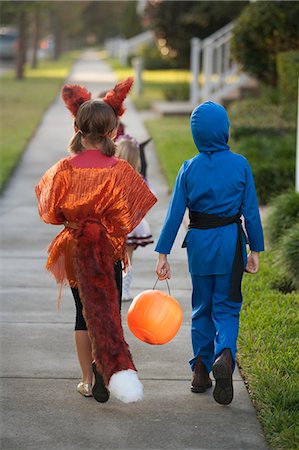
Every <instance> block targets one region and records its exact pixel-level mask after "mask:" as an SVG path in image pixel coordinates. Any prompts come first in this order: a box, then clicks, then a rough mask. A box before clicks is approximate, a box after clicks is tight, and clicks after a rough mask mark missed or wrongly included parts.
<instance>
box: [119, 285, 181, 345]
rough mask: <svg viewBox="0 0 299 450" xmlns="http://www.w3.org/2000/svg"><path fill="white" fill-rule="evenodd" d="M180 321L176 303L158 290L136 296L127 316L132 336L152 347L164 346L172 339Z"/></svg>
mask: <svg viewBox="0 0 299 450" xmlns="http://www.w3.org/2000/svg"><path fill="white" fill-rule="evenodd" d="M182 319H183V314H182V310H181V307H180V304H179V303H178V301H177V300H176V299H175V298H173V297H171V296H170V295H168V294H166V293H164V292H162V291H158V290H147V291H143V292H141V293H140V294H139V295H137V296H136V297H135V298H134V300H133V302H132V303H131V305H130V308H129V310H128V314H127V322H128V326H129V329H130V330H131V332H132V333H133V334H134V336H136V337H137V338H138V339H140V340H141V341H143V342H146V343H148V344H152V345H162V344H166V343H167V342H169V341H170V340H171V339H173V338H174V336H175V335H176V334H177V332H178V330H179V328H180V326H181V324H182Z"/></svg>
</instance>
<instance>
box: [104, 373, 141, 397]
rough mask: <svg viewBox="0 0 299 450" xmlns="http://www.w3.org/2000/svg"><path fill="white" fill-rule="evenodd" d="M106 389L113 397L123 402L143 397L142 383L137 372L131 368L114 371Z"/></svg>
mask: <svg viewBox="0 0 299 450" xmlns="http://www.w3.org/2000/svg"><path fill="white" fill-rule="evenodd" d="M108 389H109V391H110V393H111V394H112V395H114V397H116V398H118V400H121V401H122V402H124V403H132V402H138V401H139V400H142V399H143V385H142V383H141V382H140V380H139V378H138V375H137V372H135V370H132V369H128V370H121V371H120V372H116V373H114V374H113V375H112V377H111V378H110V382H109V386H108Z"/></svg>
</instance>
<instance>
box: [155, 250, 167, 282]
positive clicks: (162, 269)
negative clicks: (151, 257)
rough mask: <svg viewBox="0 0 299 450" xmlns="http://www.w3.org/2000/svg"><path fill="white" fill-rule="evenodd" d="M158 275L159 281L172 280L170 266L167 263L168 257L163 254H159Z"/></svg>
mask: <svg viewBox="0 0 299 450" xmlns="http://www.w3.org/2000/svg"><path fill="white" fill-rule="evenodd" d="M156 274H157V276H158V278H159V280H166V278H171V273H170V265H169V264H168V261H167V255H162V254H161V253H160V254H159V256H158V261H157V264H156Z"/></svg>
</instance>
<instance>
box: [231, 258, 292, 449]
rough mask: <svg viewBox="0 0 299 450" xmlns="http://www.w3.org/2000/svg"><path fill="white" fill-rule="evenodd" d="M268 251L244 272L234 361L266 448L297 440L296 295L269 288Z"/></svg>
mask: <svg viewBox="0 0 299 450" xmlns="http://www.w3.org/2000/svg"><path fill="white" fill-rule="evenodd" d="M276 276H277V273H276V270H275V269H274V268H273V254H272V253H271V252H266V253H265V254H262V257H261V267H260V271H259V273H258V274H257V275H254V276H250V275H245V276H244V282H243V295H244V304H243V308H242V311H241V326H240V333H239V339H238V346H239V352H238V363H239V367H240V370H241V373H242V375H243V377H244V379H245V380H246V384H247V386H248V389H249V392H250V396H251V399H252V401H253V402H254V405H255V407H256V410H257V415H258V418H259V420H260V423H261V425H262V427H263V430H264V432H265V436H266V439H267V442H268V444H269V446H270V448H271V449H288V450H295V449H297V448H298V446H299V445H298V444H299V427H298V423H299V413H298V405H299V382H298V366H299V358H298V306H299V293H298V292H297V293H296V292H292V293H289V294H283V293H282V292H279V291H277V290H275V289H272V288H271V285H272V283H274V281H275V278H276Z"/></svg>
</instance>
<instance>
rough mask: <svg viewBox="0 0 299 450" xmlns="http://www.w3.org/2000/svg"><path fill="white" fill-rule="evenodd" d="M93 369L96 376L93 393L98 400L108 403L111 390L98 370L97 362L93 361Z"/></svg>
mask: <svg viewBox="0 0 299 450" xmlns="http://www.w3.org/2000/svg"><path fill="white" fill-rule="evenodd" d="M92 371H93V373H94V377H95V383H94V385H93V387H92V395H93V396H94V398H95V399H96V401H97V402H100V403H106V402H108V400H109V397H110V392H109V391H108V389H107V388H106V386H105V383H104V380H103V377H102V375H101V374H100V373H99V372H98V371H97V368H96V363H95V362H93V363H92Z"/></svg>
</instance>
